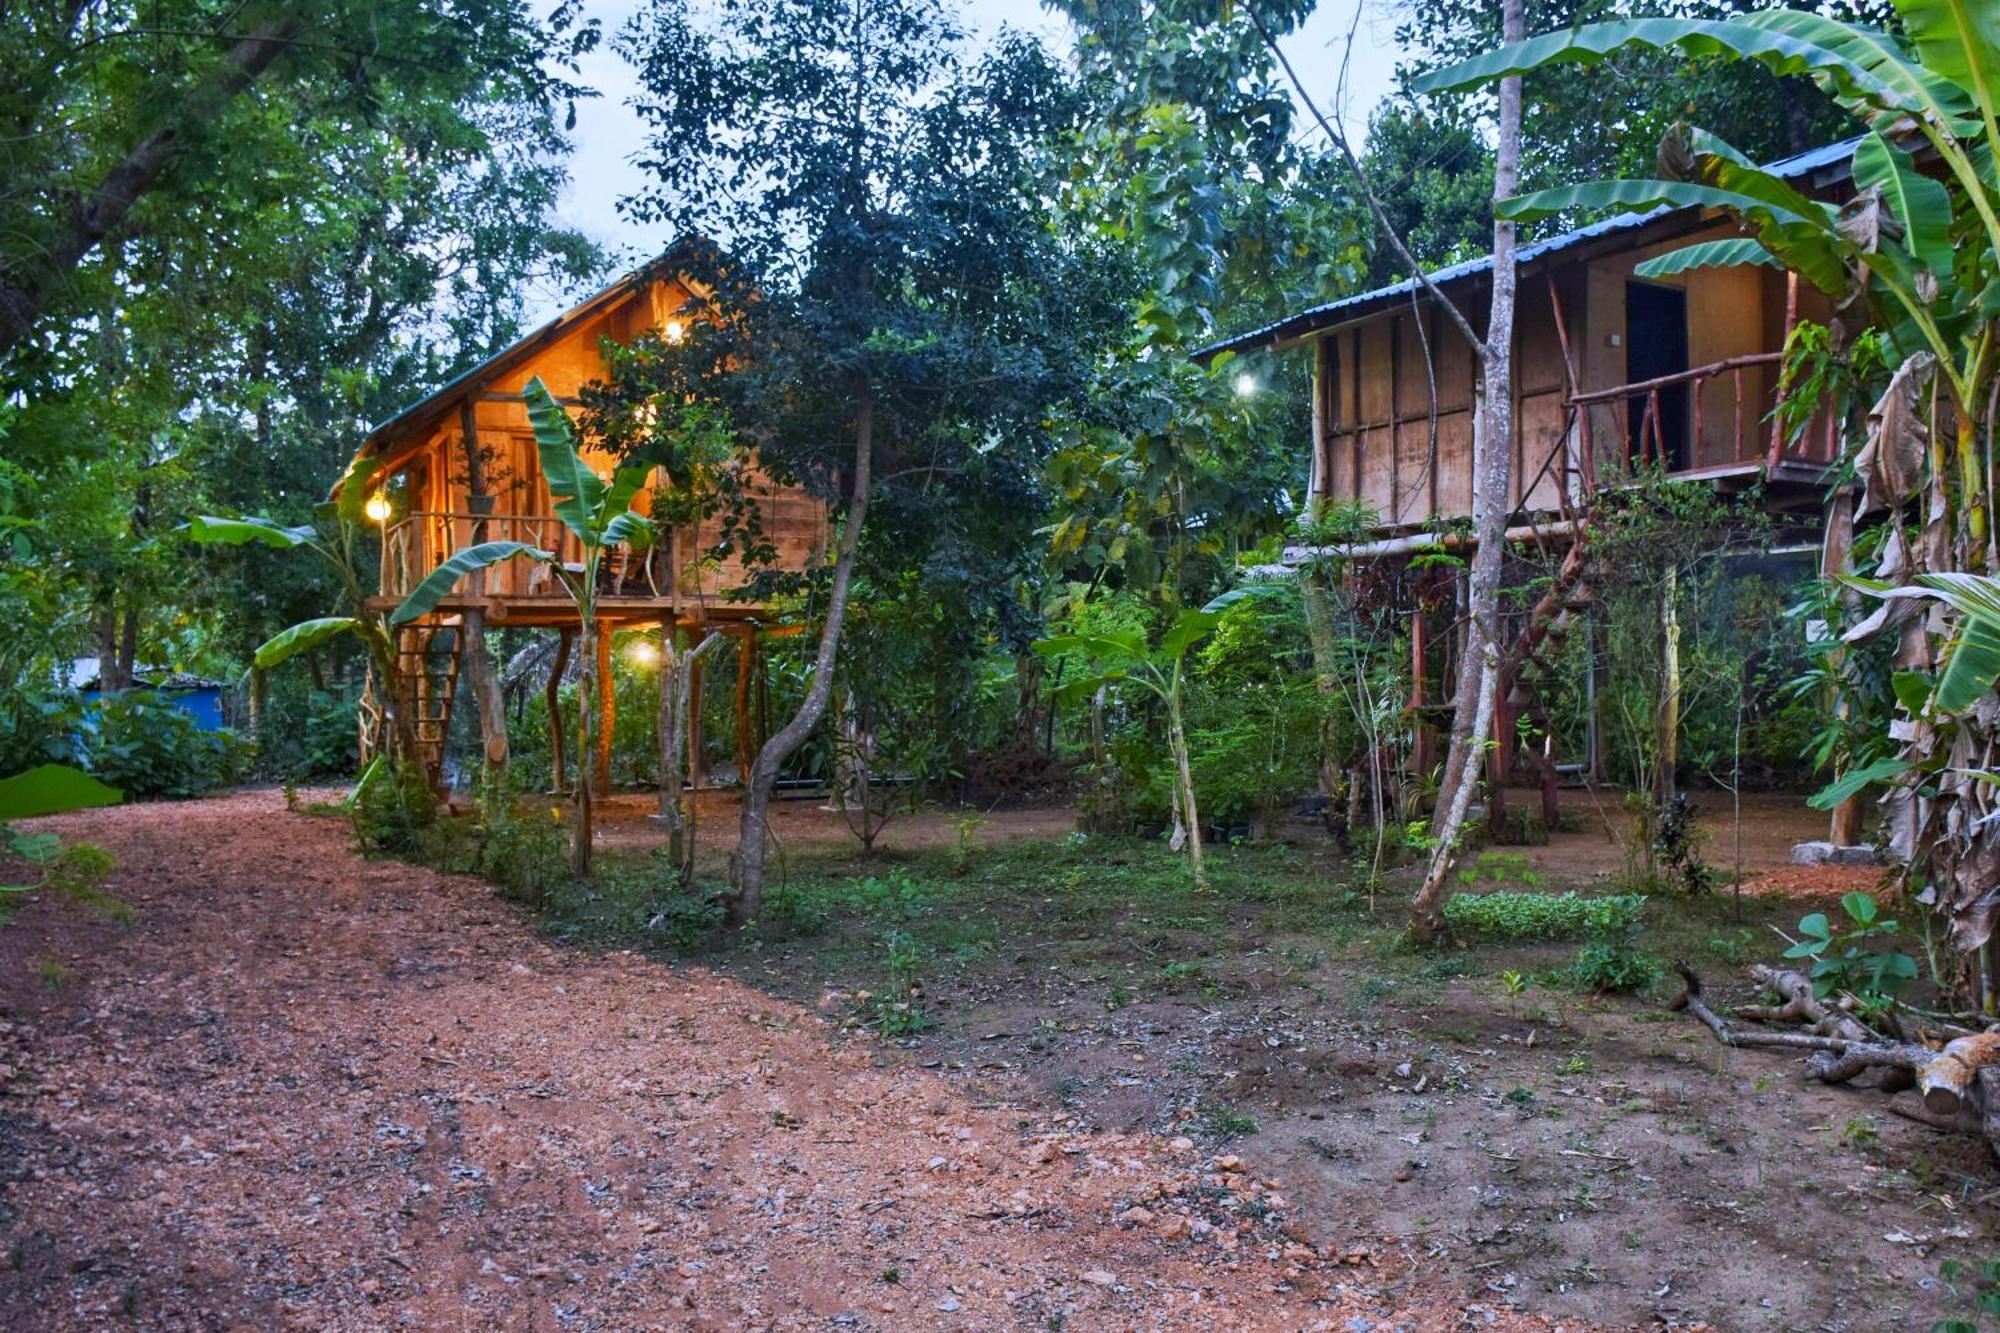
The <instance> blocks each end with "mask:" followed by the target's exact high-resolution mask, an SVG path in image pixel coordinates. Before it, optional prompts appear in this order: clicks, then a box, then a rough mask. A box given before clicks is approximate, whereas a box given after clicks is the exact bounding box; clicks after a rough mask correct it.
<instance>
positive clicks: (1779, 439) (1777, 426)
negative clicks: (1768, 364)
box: [1764, 270, 1799, 473]
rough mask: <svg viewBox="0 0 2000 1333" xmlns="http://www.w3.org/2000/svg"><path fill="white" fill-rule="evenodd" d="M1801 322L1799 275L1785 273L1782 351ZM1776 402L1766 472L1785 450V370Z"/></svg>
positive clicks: (1775, 394) (1773, 468)
mask: <svg viewBox="0 0 2000 1333" xmlns="http://www.w3.org/2000/svg"><path fill="white" fill-rule="evenodd" d="M1798 322H1799V275H1798V273H1797V271H1796V270H1788V271H1787V272H1786V273H1785V337H1784V342H1783V343H1781V344H1779V348H1780V351H1782V350H1783V348H1784V347H1785V346H1786V345H1787V344H1789V343H1790V342H1791V341H1792V329H1793V327H1794V326H1795V325H1796V324H1797V323H1798ZM1774 398H1775V401H1774V402H1773V403H1772V405H1771V450H1770V453H1768V454H1767V455H1765V458H1764V470H1765V472H1766V473H1770V472H1775V471H1776V470H1777V467H1778V459H1779V457H1780V456H1781V455H1782V454H1783V453H1784V450H1785V427H1784V424H1783V423H1782V422H1780V421H1779V420H1778V410H1779V409H1780V408H1782V407H1784V405H1785V376H1784V371H1783V368H1782V367H1780V369H1779V372H1778V385H1777V388H1776V389H1775V390H1774Z"/></svg>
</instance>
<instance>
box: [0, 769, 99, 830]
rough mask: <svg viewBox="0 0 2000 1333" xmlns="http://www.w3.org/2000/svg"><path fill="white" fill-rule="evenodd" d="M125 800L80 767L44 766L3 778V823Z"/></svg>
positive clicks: (0, 797) (0, 791)
mask: <svg viewBox="0 0 2000 1333" xmlns="http://www.w3.org/2000/svg"><path fill="white" fill-rule="evenodd" d="M124 799H125V793H124V792H122V791H119V790H118V789H117V788H116V787H107V786H106V785H105V784H103V783H102V782H99V781H98V780H97V779H96V778H94V777H92V776H90V774H88V773H86V772H84V771H83V770H82V769H80V768H71V767H70V766H69V765H68V764H43V765H41V766H40V767H39V768H31V769H29V770H28V771H27V772H25V773H16V774H15V775H14V776H13V777H11V778H0V821H4V820H9V819H33V818H34V817H35V816H36V815H57V814H61V813H62V812H63V811H65V810H86V809H89V808H91V807H92V806H99V805H116V804H118V803H119V802H120V801H122V800H124Z"/></svg>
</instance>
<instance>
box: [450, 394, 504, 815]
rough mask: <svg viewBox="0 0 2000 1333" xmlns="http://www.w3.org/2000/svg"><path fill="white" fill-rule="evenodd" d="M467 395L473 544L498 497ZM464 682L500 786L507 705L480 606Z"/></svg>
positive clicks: (468, 620) (489, 769) (491, 774)
mask: <svg viewBox="0 0 2000 1333" xmlns="http://www.w3.org/2000/svg"><path fill="white" fill-rule="evenodd" d="M473 399H474V395H473V394H471V393H467V394H466V396H465V398H464V400H463V401H462V402H460V403H459V408H458V429H459V434H460V435H461V436H462V437H463V444H464V447H465V490H466V507H467V508H468V509H470V510H471V511H472V513H473V520H472V544H473V545H475V546H476V545H478V544H479V543H480V542H483V541H485V540H486V515H487V514H488V513H490V512H492V508H493V497H492V496H491V495H489V494H488V493H487V490H486V460H485V459H484V458H483V457H482V456H481V455H480V452H479V422H478V414H477V411H476V409H475V407H474V403H473ZM488 573H489V571H487V570H484V569H482V570H480V571H479V572H478V573H477V574H475V575H474V576H473V577H474V582H473V585H472V589H471V591H472V592H473V594H474V595H475V596H477V597H482V598H483V597H484V596H485V595H486V592H487V588H488V584H487V578H488ZM464 633H465V677H466V684H467V685H469V686H471V688H472V702H473V707H474V711H476V712H477V713H478V714H479V742H480V750H481V752H482V758H483V759H484V761H485V775H484V776H485V778H486V779H487V780H488V781H489V782H492V781H495V780H497V779H498V778H500V777H502V776H504V775H505V774H506V772H507V701H506V699H505V697H504V696H503V693H502V691H501V688H500V675H499V673H498V672H497V671H495V670H494V669H493V659H492V658H490V657H489V656H487V653H486V608H485V605H484V604H483V603H478V602H475V603H474V604H473V605H471V606H468V607H467V608H466V611H465V616H464Z"/></svg>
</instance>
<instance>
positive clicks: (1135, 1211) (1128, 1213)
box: [1118, 1208, 1153, 1227]
mask: <svg viewBox="0 0 2000 1333" xmlns="http://www.w3.org/2000/svg"><path fill="white" fill-rule="evenodd" d="M1118 1220H1119V1221H1121V1222H1129V1223H1131V1224H1132V1225H1133V1226H1135V1227H1143V1226H1150V1225H1151V1224H1152V1221H1153V1210H1152V1209H1150V1208H1127V1209H1126V1210H1125V1212H1124V1214H1123V1215H1122V1216H1120V1217H1119V1219H1118Z"/></svg>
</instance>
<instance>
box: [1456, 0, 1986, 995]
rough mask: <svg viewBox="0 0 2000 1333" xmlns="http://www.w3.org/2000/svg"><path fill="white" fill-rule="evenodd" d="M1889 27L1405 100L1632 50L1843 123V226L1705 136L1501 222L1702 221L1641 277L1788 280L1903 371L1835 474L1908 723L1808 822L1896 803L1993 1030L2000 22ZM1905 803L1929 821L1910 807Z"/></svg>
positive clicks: (1801, 29) (1919, 3)
mask: <svg viewBox="0 0 2000 1333" xmlns="http://www.w3.org/2000/svg"><path fill="white" fill-rule="evenodd" d="M1894 5H1895V11H1896V16H1897V19H1898V20H1899V27H1900V31H1899V32H1889V31H1885V30H1883V29H1879V28H1873V27H1868V26H1866V25H1862V24H1855V23H1845V22H1841V21H1839V20H1836V19H1832V18H1828V17H1825V16H1823V15H1820V14H1814V13H1809V12H1805V11H1802V10H1795V9H1784V8H1771V9H1767V10H1764V11H1761V12H1756V13H1748V14H1743V15H1738V16H1734V17H1731V18H1727V19H1720V20H1692V19H1673V18H1656V19H1637V20H1629V21H1620V22H1612V23H1595V24H1585V25H1582V26H1580V27H1577V28H1574V29H1570V30H1568V31H1564V32H1555V33H1549V34H1546V35H1544V36H1540V37H1536V38H1532V39H1530V40H1528V41H1525V42H1517V43H1514V44H1512V45H1510V46H1507V47H1504V48H1502V49H1500V50H1497V51H1493V52H1490V53H1488V54H1485V55H1481V56H1477V57H1474V58H1473V59H1470V60H1466V61H1463V62H1460V63H1459V64H1456V65H1453V66H1451V67H1449V68H1446V69H1442V70H1439V71H1437V72H1435V73H1433V74H1430V75H1428V76H1426V77H1425V78H1423V79H1420V80H1419V81H1418V82H1417V87H1418V89H1419V90H1420V91H1424V92H1444V91H1450V90H1455V89H1466V88H1472V87H1476V86H1478V85H1481V84H1485V83H1489V82H1492V81H1494V80H1496V79H1499V78H1501V77H1503V76H1505V75H1508V74H1517V73H1524V72H1526V71H1529V70H1533V69H1539V68H1543V67H1546V66H1550V65H1558V64H1563V63H1586V64H1588V63H1596V62H1600V61H1603V60H1606V59H1609V58H1612V57H1614V56H1616V55H1617V54H1618V53H1619V52H1621V51H1624V50H1627V49H1630V48H1634V47H1645V48H1650V49H1653V50H1657V51H1677V52H1680V53H1682V54H1684V55H1687V56H1690V57H1698V58H1704V59H1714V60H1747V61H1756V62H1758V63H1760V64H1762V65H1764V66H1765V67H1766V68H1768V69H1770V70H1771V71H1772V72H1773V73H1775V74H1780V75H1797V76H1804V77H1808V78H1811V79H1812V80H1813V81H1814V82H1815V83H1816V84H1817V85H1818V86H1819V87H1820V89H1821V90H1822V91H1824V92H1825V93H1826V94H1827V95H1828V96H1829V97H1830V98H1832V99H1833V100H1834V101H1835V102H1836V103H1837V104H1838V105H1840V106H1841V107H1842V108H1843V109H1844V110H1845V111H1847V112H1848V113H1849V114H1850V115H1851V116H1852V117H1853V119H1854V121H1855V128H1856V131H1857V132H1858V135H1859V137H1858V139H1857V140H1856V142H1855V147H1854V157H1853V181H1854V186H1855V195H1854V197H1853V199H1851V200H1850V201H1848V202H1847V203H1845V204H1843V205H1838V206H1836V205H1834V204H1830V203H1826V202H1823V201H1820V200H1816V199H1813V198H1811V197H1809V196H1807V195H1806V194H1805V193H1803V192H1802V191H1800V190H1799V189H1798V188H1797V187H1795V186H1794V185H1792V184H1791V183H1790V182H1789V181H1786V180H1783V179H1781V178H1779V177H1777V176H1775V175H1773V174H1772V173H1770V172H1768V171H1764V170H1762V169H1760V168H1758V167H1757V166H1755V165H1754V164H1752V163H1751V162H1750V161H1749V160H1748V159H1746V158H1745V157H1744V155H1743V154H1742V153H1740V152H1738V151H1736V150H1735V149H1734V148H1732V147H1730V146H1729V145H1728V144H1727V143H1726V142H1724V141H1723V140H1722V139H1720V138H1718V137H1717V136H1715V135H1712V134H1709V133H1706V132H1704V131H1701V130H1689V129H1683V130H1679V131H1677V132H1676V133H1675V134H1673V135H1670V136H1669V139H1668V141H1667V142H1666V143H1665V144H1663V145H1662V148H1661V153H1660V161H1661V167H1662V170H1661V173H1660V178H1659V179H1654V180H1640V181H1595V182H1589V183H1586V184H1579V185H1568V186H1563V187H1560V188H1558V189H1554V190H1542V191H1538V192H1536V193H1533V194H1526V195H1522V196H1519V197H1517V198H1515V199H1512V200H1508V201H1505V202H1503V203H1502V204H1501V206H1500V209H1501V211H1502V213H1503V214H1504V215H1506V216H1510V217H1514V218H1516V219H1520V220H1531V219H1535V218H1541V217H1547V216H1550V215H1552V214H1554V213H1558V212H1564V211H1567V210H1570V209H1594V208H1601V207H1611V206H1617V207H1624V208H1646V207H1654V206H1667V207H1676V208H1679V207H1691V206H1698V207H1704V208H1713V209H1718V210H1720V211H1722V212H1724V213H1726V214H1728V215H1729V216H1731V217H1733V218H1734V219H1735V220H1736V221H1737V222H1738V223H1740V224H1741V226H1742V227H1743V229H1744V231H1745V233H1746V235H1744V236H1743V237H1741V238H1735V239H1730V240H1723V241H1705V242H1701V243H1699V244H1696V245H1691V246H1685V247H1682V248H1681V249H1678V250H1675V251H1671V252H1669V253H1666V254H1663V255H1660V256H1657V257H1655V258H1653V259H1650V260H1648V261H1646V262H1645V263H1644V264H1641V265H1640V266H1639V268H1638V272H1639V274H1640V275H1641V276H1645V277H1665V276H1670V275H1673V274H1677V273H1685V272H1688V271H1690V270H1693V269H1696V268H1704V267H1712V266H1722V265H1736V264H1748V263H1757V264H1770V265H1776V266H1780V267H1785V268H1790V269H1791V270H1793V271H1795V272H1796V273H1798V274H1799V275H1800V276H1801V277H1802V278H1803V279H1805V280H1806V281H1809V282H1811V283H1813V284H1814V285H1815V286H1816V287H1818V288H1820V289H1821V290H1822V291H1824V292H1826V293H1828V294H1829V295H1830V296H1832V297H1833V298H1834V299H1835V300H1836V301H1837V302H1839V303H1840V304H1841V305H1842V307H1843V309H1854V308H1855V307H1859V309H1860V312H1861V313H1864V314H1865V315H1866V316H1867V317H1869V318H1871V319H1872V320H1874V321H1875V322H1876V323H1877V324H1879V325H1880V326H1881V327H1882V328H1883V329H1884V330H1885V331H1886V332H1887V334H1888V335H1889V337H1890V339H1891V340H1892V342H1893V343H1894V345H1895V347H1896V349H1897V351H1898V352H1899V353H1900V355H1901V358H1902V363H1901V365H1900V366H1899V367H1898V368H1897V369H1896V371H1895V374H1894V375H1893V377H1892V378H1891V380H1890V383H1889V386H1888V389H1887V391H1886V392H1884V393H1883V395H1882V397H1881V400H1880V401H1879V402H1877V403H1876V405H1875V407H1874V410H1873V411H1872V412H1871V413H1870V416H1869V430H1868V434H1867V438H1866V439H1865V441H1862V442H1861V448H1860V450H1859V452H1858V454H1857V456H1856V457H1855V460H1854V467H1855V470H1856V472H1857V473H1859V474H1860V477H1861V479H1862V482H1863V488H1862V490H1861V492H1860V495H1859V497H1858V501H1856V502H1855V503H1856V514H1855V517H1857V518H1858V517H1864V516H1869V515H1873V514H1877V513H1882V512H1884V511H1886V512H1887V514H1888V517H1889V519H1890V524H1889V528H1890V531H1889V537H1888V540H1886V541H1885V542H1884V543H1883V556H1882V558H1881V562H1880V564H1879V566H1878V568H1877V569H1876V570H1875V574H1876V578H1875V579H1874V580H1872V581H1867V582H1863V581H1860V580H1856V581H1855V584H1856V586H1857V587H1860V588H1862V589H1863V590H1864V591H1868V592H1871V593H1874V594H1875V595H1877V596H1880V597H1882V598H1883V605H1882V606H1881V607H1880V608H1879V609H1878V610H1877V611H1876V612H1875V613H1874V614H1872V615H1870V616H1868V617H1867V618H1866V619H1864V620H1863V621H1862V622H1861V623H1859V624H1857V625H1855V626H1853V627H1852V628H1850V629H1849V630H1848V631H1847V633H1846V636H1845V637H1846V638H1847V639H1848V640H1849V641H1854V640H1857V639H1859V638H1862V637H1867V636H1869V635H1874V634H1880V633H1883V632H1885V631H1890V630H1902V631H1904V632H1903V633H1902V634H1901V636H1900V639H1899V642H1900V644H1901V652H1900V654H1899V657H1898V666H1899V667H1901V668H1903V670H1902V671H1901V672H1900V673H1899V675H1898V688H1897V696H1898V706H1899V708H1900V709H1901V710H1902V711H1903V712H1904V713H1906V714H1907V715H1908V716H1907V717H1905V718H1903V719H1900V720H1899V721H1898V722H1897V724H1896V735H1897V738H1898V740H1899V742H1900V744H1901V751H1900V753H1899V754H1898V756H1897V757H1895V758H1894V759H1890V760H1884V761H1882V762H1881V763H1879V764H1877V765H1874V766H1871V768H1870V769H1867V770H1862V771H1860V772H1857V773H1853V774H1849V775H1847V776H1846V777H1845V778H1843V779H1842V780H1841V782H1838V783H1836V784H1835V785H1834V786H1833V787H1830V788H1828V789H1827V790H1826V791H1824V792H1822V793H1820V795H1819V797H1818V798H1816V800H1817V801H1818V802H1819V803H1821V804H1823V805H1824V804H1827V803H1830V802H1832V801H1834V800H1836V799H1839V798H1844V797H1845V796H1850V795H1853V794H1856V793H1857V792H1858V791H1859V790H1861V789H1862V788H1863V787H1865V786H1866V785H1867V784H1868V783H1869V782H1870V781H1880V780H1884V779H1887V780H1892V781H1895V782H1897V783H1898V784H1899V785H1900V789H1901V793H1902V794H1901V796H1899V797H1898V800H1899V801H1900V806H1899V809H1900V810H1901V812H1902V814H1903V815H1904V816H1906V817H1905V818H1903V819H1900V820H1899V821H1896V822H1897V824H1898V825H1899V829H1900V832H1899V835H1898V836H1899V842H1898V847H1899V850H1900V851H1902V852H1903V853H1904V854H1905V855H1906V856H1907V857H1908V858H1909V861H1910V871H1909V874H1910V879H1911V881H1912V884H1911V887H1912V888H1913V889H1918V890H1919V891H1920V892H1921V894H1922V900H1923V901H1925V902H1926V903H1931V904H1933V905H1934V906H1935V907H1936V909H1937V910H1938V911H1940V913H1941V914H1942V915H1943V916H1944V917H1945V918H1946V919H1947V920H1948V922H1949V924H1950V928H1951V938H1952V942H1953V944H1954V945H1955V946H1956V947H1957V948H1958V949H1960V950H1961V951H1971V950H1975V949H1986V950H1987V952H1988V955H1989V956H1988V958H1987V966H1986V967H1984V968H1983V969H1972V970H1971V971H1972V972H1973V974H1975V975H1979V976H1981V977H1983V978H1984V994H1983V995H1982V996H1981V997H1980V998H1981V999H1982V1001H1983V1002H1984V1003H1985V1004H1986V1005H1987V1006H1988V1007H1989V1009H1992V1008H1996V1007H2000V987H1996V985H1995V982H1994V978H1995V976H1996V966H2000V951H1996V949H1995V948H1994V947H1993V946H1994V943H1995V941H1996V935H1995V931H1996V927H2000V894H1993V893H1989V892H1988V890H1989V889H1990V888H1991V887H1992V883H1993V877H1994V875H1995V873H2000V784H1996V782H1995V781H1994V780H1993V778H1994V775H1993V765H1994V762H1995V758H1996V755H2000V722H1996V720H1995V716H1994V714H1995V709H1994V707H1993V704H1994V700H1993V685H1994V682H1995V679H1996V677H2000V585H1997V584H1996V583H1995V582H1994V579H1993V577H1992V575H1993V571H1994V570H1995V567H1996V566H1997V565H2000V554H1997V553H1996V551H1995V545H1994V540H1993V538H1994V533H1993V524H1992V509H1993V503H1994V496H1993V494H1992V486H1991V474H1990V459H1989V458H1988V457H1987V453H1988V451H1989V449H1990V445H1989V446H1984V447H1983V446H1982V441H1983V440H1985V439H1986V433H1987V432H1989V431H1991V429H1992V428H1993V426H1994V424H1995V423H1994V422H1993V420H1992V414H1993V412H1994V396H1995V390H1996V386H2000V378H1996V372H2000V175H1996V173H1995V171H1994V161H1995V153H1996V151H2000V5H1995V4H1993V3H1992V0H1894ZM1920 157H1921V158H1922V159H1924V160H1923V161H1922V163H1921V165H1920V163H1919V158H1920ZM1847 322H1848V323H1849V325H1850V326H1852V325H1853V324H1854V323H1855V322H1857V321H1855V320H1853V319H1849V320H1848V321H1847ZM1939 399H1942V402H1939ZM1913 511H1914V512H1913ZM1928 598H1934V599H1937V600H1939V601H1942V602H1943V603H1944V604H1945V605H1946V606H1948V607H1950V608H1951V609H1953V610H1954V611H1956V612H1957V613H1958V615H1957V628H1956V629H1955V631H1953V632H1952V633H1951V634H1950V635H1949V636H1946V637H1943V638H1940V636H1939V635H1938V634H1936V633H1935V632H1933V631H1932V630H1930V629H1929V628H1928V626H1927V625H1925V624H1912V623H1911V622H1912V621H1913V620H1914V619H1915V618H1916V617H1917V616H1919V615H1920V614H1921V612H1922V607H1921V605H1920V601H1921V599H1928ZM1940 663H1941V664H1942V669H1941V670H1937V671H1936V672H1935V673H1933V668H1934V667H1937V666H1939V664H1940ZM1919 793H1920V794H1921V795H1922V797H1923V798H1924V799H1922V800H1917V799H1914V798H1915V797H1916V796H1917V795H1918V794H1919Z"/></svg>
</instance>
